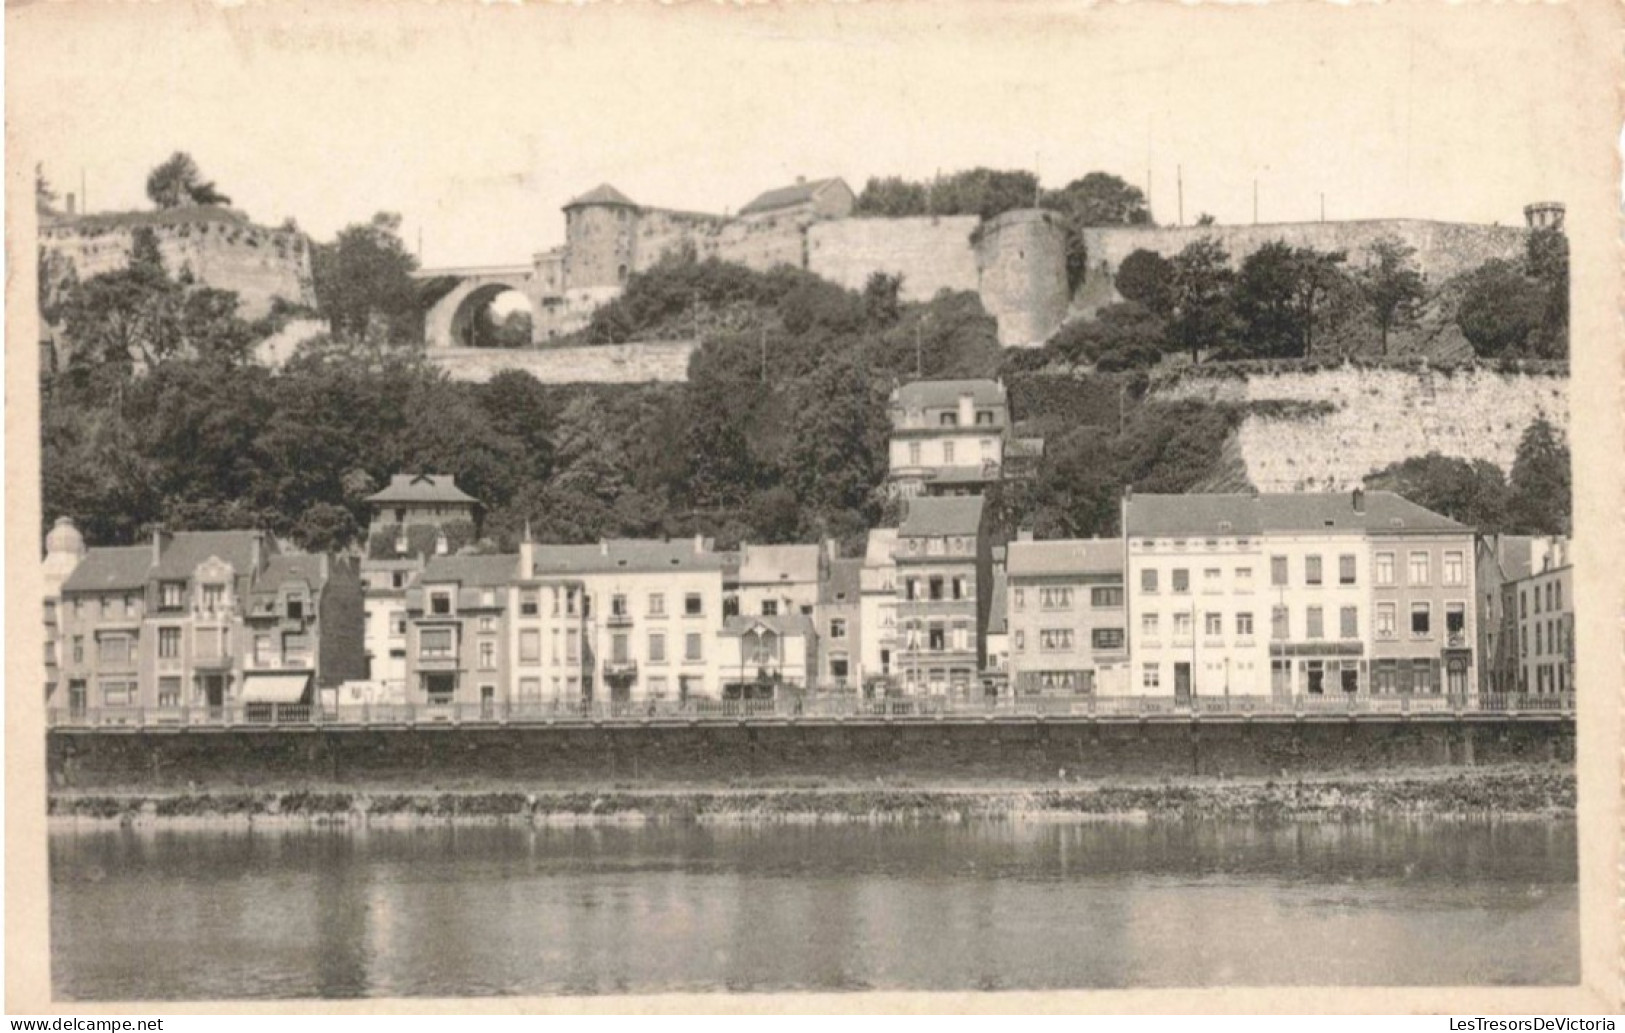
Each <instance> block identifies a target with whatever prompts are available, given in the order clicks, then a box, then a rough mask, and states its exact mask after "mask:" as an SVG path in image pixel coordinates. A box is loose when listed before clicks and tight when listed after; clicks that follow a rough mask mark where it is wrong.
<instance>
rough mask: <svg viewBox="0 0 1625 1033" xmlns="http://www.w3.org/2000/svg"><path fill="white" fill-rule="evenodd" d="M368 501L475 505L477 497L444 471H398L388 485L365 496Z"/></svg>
mask: <svg viewBox="0 0 1625 1033" xmlns="http://www.w3.org/2000/svg"><path fill="white" fill-rule="evenodd" d="M367 501H368V502H374V503H378V504H380V505H385V504H389V503H394V502H445V503H464V504H469V505H476V504H478V503H479V499H476V498H475V497H474V496H472V495H469V494H467V493H465V492H464V491H463V490H462V489H461V488H459V487H457V478H456V477H455V476H453V475H452V474H445V473H439V474H437V473H419V474H410V473H398V474H395V475H394V476H393V477H391V478H390V479H389V486H388V487H387V488H385V489H383V490H382V491H378V492H374V493H373V494H371V495H368V496H367Z"/></svg>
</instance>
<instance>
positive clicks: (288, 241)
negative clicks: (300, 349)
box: [40, 209, 316, 320]
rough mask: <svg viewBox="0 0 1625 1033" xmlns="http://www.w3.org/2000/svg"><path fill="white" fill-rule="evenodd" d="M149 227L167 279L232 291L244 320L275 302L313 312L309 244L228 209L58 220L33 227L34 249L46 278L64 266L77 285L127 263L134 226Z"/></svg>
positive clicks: (132, 248)
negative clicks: (36, 246) (39, 253)
mask: <svg viewBox="0 0 1625 1033" xmlns="http://www.w3.org/2000/svg"><path fill="white" fill-rule="evenodd" d="M141 228H146V229H150V230H151V231H152V233H153V236H154V237H155V238H156V240H157V243H158V251H159V253H160V255H162V257H163V261H164V269H165V271H166V272H168V273H169V275H170V276H174V277H179V276H181V275H183V274H190V276H191V277H192V279H193V280H194V281H195V282H197V283H199V284H202V285H204V286H207V287H214V288H217V289H219V290H226V291H234V292H236V294H237V295H238V297H239V299H240V302H241V305H240V308H239V309H238V311H239V313H240V314H241V315H242V316H243V317H244V318H246V319H250V320H254V319H259V318H261V317H262V316H264V315H265V314H266V313H268V312H269V311H270V309H271V303H272V301H273V299H275V298H282V299H284V300H286V301H288V302H291V303H293V304H298V305H305V306H308V307H315V304H316V291H315V285H314V281H313V280H312V278H311V271H310V244H309V242H308V241H307V240H306V239H305V236H304V234H302V233H300V232H298V231H297V230H280V229H270V228H267V227H264V226H256V225H254V224H252V223H250V222H248V220H247V219H245V218H243V217H242V216H241V215H238V214H237V213H235V212H231V211H228V210H219V211H216V210H212V209H186V210H175V211H169V212H129V213H115V214H109V215H92V216H83V217H79V218H61V219H57V220H54V221H52V222H49V223H47V224H45V225H43V226H41V227H40V247H41V249H42V250H43V251H44V253H45V259H46V263H47V268H48V269H49V275H50V276H51V277H52V279H53V281H59V280H60V277H61V276H63V275H64V274H65V273H66V270H67V269H68V268H69V267H71V268H72V269H73V273H74V275H75V276H76V277H78V279H79V280H80V281H84V280H88V279H90V278H91V277H93V276H98V275H101V274H103V273H110V272H116V271H118V270H120V269H123V268H125V267H127V266H128V265H129V264H130V258H131V256H132V255H133V254H134V252H135V233H136V230H137V229H141Z"/></svg>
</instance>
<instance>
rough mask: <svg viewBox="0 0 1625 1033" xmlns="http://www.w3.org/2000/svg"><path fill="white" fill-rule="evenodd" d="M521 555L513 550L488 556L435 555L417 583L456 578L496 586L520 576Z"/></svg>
mask: <svg viewBox="0 0 1625 1033" xmlns="http://www.w3.org/2000/svg"><path fill="white" fill-rule="evenodd" d="M518 576H519V557H518V556H517V555H515V554H513V553H511V552H510V553H497V554H494V555H489V556H435V557H433V558H432V559H430V560H429V563H428V565H427V566H425V567H424V568H423V573H422V574H421V575H420V576H419V577H418V580H417V583H418V584H430V583H434V584H444V583H446V582H456V583H457V584H460V585H474V586H479V587H482V588H496V587H499V586H501V585H507V584H512V583H513V582H514V581H516V580H518Z"/></svg>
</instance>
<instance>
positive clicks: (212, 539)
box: [149, 531, 274, 581]
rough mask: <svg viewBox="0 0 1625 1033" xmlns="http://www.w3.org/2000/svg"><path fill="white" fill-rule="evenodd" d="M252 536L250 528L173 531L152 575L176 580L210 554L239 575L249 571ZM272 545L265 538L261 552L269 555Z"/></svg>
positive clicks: (251, 571) (189, 573) (183, 576)
mask: <svg viewBox="0 0 1625 1033" xmlns="http://www.w3.org/2000/svg"><path fill="white" fill-rule="evenodd" d="M255 537H256V535H255V532H253V531H176V532H175V536H174V537H173V538H172V539H170V541H169V544H167V545H166V546H164V555H163V558H162V559H160V560H159V561H158V565H157V567H155V568H154V569H153V571H152V576H153V577H157V578H160V579H164V578H169V579H174V580H177V581H178V580H180V579H181V578H189V577H191V576H192V574H193V572H194V571H196V570H197V568H198V564H200V563H202V562H203V561H204V560H206V559H208V558H209V557H211V556H217V557H219V558H220V559H222V560H224V561H225V562H227V563H229V564H231V567H232V569H233V570H234V571H236V573H237V575H238V576H239V577H242V576H245V575H249V574H252V573H253V561H254V538H255ZM273 548H274V546H273V545H272V544H271V542H270V541H269V540H266V541H264V542H263V555H264V556H269V554H270V553H271V551H272V550H273ZM149 552H150V550H149Z"/></svg>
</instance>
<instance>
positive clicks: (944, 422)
mask: <svg viewBox="0 0 1625 1033" xmlns="http://www.w3.org/2000/svg"><path fill="white" fill-rule="evenodd" d="M937 425H938V426H942V427H957V426H959V414H958V413H955V412H945V413H941V414H939V415H938V416H937Z"/></svg>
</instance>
